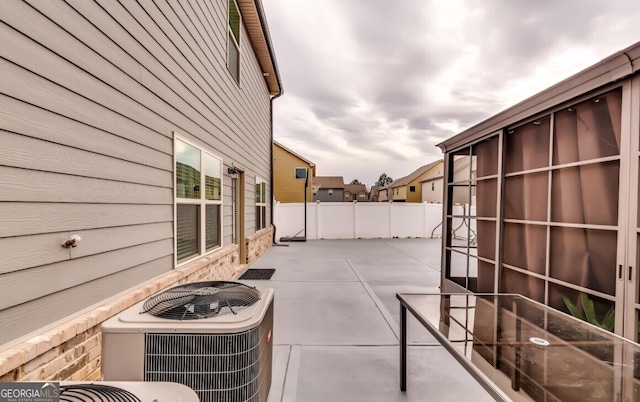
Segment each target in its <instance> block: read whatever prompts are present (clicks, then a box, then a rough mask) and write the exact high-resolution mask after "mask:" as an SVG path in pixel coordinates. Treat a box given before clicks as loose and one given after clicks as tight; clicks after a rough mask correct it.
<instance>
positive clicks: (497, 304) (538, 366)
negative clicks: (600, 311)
mask: <svg viewBox="0 0 640 402" xmlns="http://www.w3.org/2000/svg"><path fill="white" fill-rule="evenodd" d="M397 297H398V299H399V300H400V301H401V302H402V304H403V305H404V306H405V307H406V308H407V309H408V310H409V311H411V313H412V314H413V315H414V316H415V317H416V318H417V319H418V320H419V321H420V322H422V323H423V324H424V325H425V326H427V328H428V329H429V331H430V332H431V333H432V334H433V335H434V336H436V338H438V339H439V340H440V341H441V342H442V344H443V345H444V346H445V347H447V349H449V351H450V352H451V353H453V354H454V355H455V356H456V357H457V358H458V361H460V362H461V363H462V364H463V365H465V366H466V367H467V369H469V370H473V371H474V372H475V374H477V375H475V377H476V378H480V379H486V380H488V382H490V383H491V386H492V387H495V388H496V389H499V390H500V391H501V392H502V393H504V394H506V395H507V396H508V398H510V399H512V400H514V401H545V402H547V401H549V402H551V401H581V402H583V401H640V345H638V344H636V343H634V342H630V341H628V340H626V339H624V338H622V337H619V336H617V335H615V334H613V333H611V332H608V331H606V330H604V329H601V328H598V327H596V326H594V325H591V324H588V323H586V322H584V321H581V320H579V319H577V318H574V317H572V316H570V315H567V314H564V313H562V312H560V311H558V310H555V309H553V308H550V307H548V306H545V305H543V304H540V303H538V302H535V301H533V300H530V299H527V298H525V297H523V296H520V295H507V294H487V295H480V294H475V295H474V294H398V295H397ZM478 376H480V377H478Z"/></svg>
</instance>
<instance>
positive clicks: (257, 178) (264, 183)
mask: <svg viewBox="0 0 640 402" xmlns="http://www.w3.org/2000/svg"><path fill="white" fill-rule="evenodd" d="M255 181H256V185H257V184H258V181H260V182H262V184H263V185H264V187H265V191H264V200H262V202H258V201H256V207H264V214H265V219H264V221H265V227H260V226H261V225H259V224H258V222H262V219H261V218H262V216H258V215H257V214H256V225H255V227H256V232H257V231H258V230H262V229H266V227H267V219H266V214H267V181H266V180H264V179H263V178H261V177H259V176H256V179H255ZM256 199H257V197H256ZM259 227H260V229H258V228H259Z"/></svg>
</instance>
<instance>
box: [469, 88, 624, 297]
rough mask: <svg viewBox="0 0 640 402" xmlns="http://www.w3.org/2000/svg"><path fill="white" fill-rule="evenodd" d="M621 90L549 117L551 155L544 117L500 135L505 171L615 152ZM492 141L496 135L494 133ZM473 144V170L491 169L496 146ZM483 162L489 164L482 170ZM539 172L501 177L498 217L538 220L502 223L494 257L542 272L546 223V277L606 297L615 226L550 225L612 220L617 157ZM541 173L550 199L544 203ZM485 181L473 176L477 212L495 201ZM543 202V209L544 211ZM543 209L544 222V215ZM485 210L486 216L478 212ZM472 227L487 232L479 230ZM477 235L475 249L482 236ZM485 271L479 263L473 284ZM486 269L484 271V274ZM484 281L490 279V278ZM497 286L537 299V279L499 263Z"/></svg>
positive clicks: (611, 283) (611, 285)
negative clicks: (498, 250)
mask: <svg viewBox="0 0 640 402" xmlns="http://www.w3.org/2000/svg"><path fill="white" fill-rule="evenodd" d="M621 113H622V95H621V90H620V89H615V90H613V91H610V92H608V93H606V94H604V95H601V96H599V97H598V98H597V99H589V100H587V101H584V102H581V103H579V104H577V105H575V106H572V107H571V108H567V109H564V110H561V111H558V112H556V113H555V115H554V120H553V121H554V124H553V133H554V136H553V153H552V155H551V161H550V160H549V156H550V155H549V145H550V132H551V118H550V116H545V117H543V118H540V119H539V120H536V121H532V122H529V123H527V124H524V125H522V126H520V127H517V128H515V129H513V130H509V132H508V133H506V134H505V159H504V161H505V162H504V163H505V165H504V166H505V172H506V173H507V174H509V173H518V172H522V171H526V170H530V169H536V168H545V167H548V166H549V165H550V162H551V163H553V165H554V166H557V165H561V164H566V163H574V162H583V161H584V162H586V161H589V160H593V159H597V158H604V157H611V156H616V155H619V153H620V137H621V120H622V115H621ZM496 141H497V139H496ZM481 144H484V145H482V146H480V145H478V146H476V147H474V153H475V155H476V157H477V166H478V171H480V169H481V168H482V170H483V173H484V174H491V173H489V172H492V171H493V169H492V167H493V166H494V165H495V166H497V164H498V162H499V158H500V156H499V155H498V153H497V151H496V150H497V146H496V147H494V146H493V143H491V141H486V142H485V143H481ZM489 167H491V168H489ZM551 172H552V173H551V175H550V174H549V173H548V172H546V171H543V172H535V173H523V174H516V175H511V176H509V177H507V178H506V179H505V188H504V192H503V194H504V201H503V214H504V218H505V219H517V220H527V221H534V222H535V221H538V222H540V225H534V224H524V223H522V224H521V223H505V224H504V226H503V228H504V229H503V239H502V241H503V245H502V257H503V261H504V262H505V263H506V264H509V265H512V266H515V267H518V268H521V269H525V270H529V271H532V272H536V273H539V274H543V275H544V274H545V270H546V258H547V256H546V243H547V233H546V232H547V229H546V227H547V225H549V224H551V225H552V228H551V238H550V239H549V240H550V243H551V255H550V261H549V263H550V275H551V276H552V277H554V278H557V279H560V280H563V281H566V282H569V283H572V284H575V285H579V286H583V287H585V288H589V289H594V290H597V291H600V292H603V293H607V294H611V295H613V294H614V293H615V261H616V244H617V238H616V236H617V235H616V232H615V230H608V229H602V230H600V229H581V228H564V227H555V226H553V223H554V222H557V223H575V224H585V225H607V226H617V225H618V191H619V179H620V177H619V176H620V162H619V160H618V159H614V160H612V161H606V162H598V163H585V164H583V165H580V166H572V167H566V168H560V169H552V171H551ZM478 174H479V175H480V172H478ZM549 179H551V181H552V182H551V202H550V205H549V204H548V191H549V190H548V189H549ZM493 184H494V183H492V182H491V181H490V180H489V181H487V180H479V181H478V182H477V210H478V211H480V213H482V214H486V213H487V212H488V211H490V210H491V208H493V205H495V204H496V196H495V193H496V190H495V188H494V187H493ZM548 208H550V211H548ZM548 212H550V218H551V222H548V221H547V219H548V218H547V216H548V215H547V214H548ZM485 216H486V215H485ZM480 232H488V231H486V230H482V229H480ZM482 234H483V236H478V249H479V250H483V254H484V253H485V252H486V251H485V250H488V248H490V247H492V246H493V245H492V244H485V243H484V242H487V241H488V239H487V237H490V235H489V234H488V233H487V234H486V235H484V234H485V233H482ZM490 272H491V271H490V270H483V269H480V270H479V272H478V282H479V283H483V284H487V285H488V284H489V278H485V277H483V276H484V275H487V274H489V273H490ZM491 274H492V273H491ZM491 279H492V278H491ZM501 281H502V286H501V289H498V291H502V292H516V293H521V294H523V295H527V296H530V297H533V298H534V299H538V300H539V299H540V298H541V297H543V296H542V295H543V294H544V281H543V280H540V279H538V278H534V277H531V276H528V275H526V274H521V273H518V272H515V271H513V270H510V269H507V268H503V272H502V274H501Z"/></svg>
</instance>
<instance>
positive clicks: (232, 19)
mask: <svg viewBox="0 0 640 402" xmlns="http://www.w3.org/2000/svg"><path fill="white" fill-rule="evenodd" d="M228 3H229V32H228V35H227V36H228V43H227V67H228V68H229V72H230V73H231V75H232V76H233V78H234V79H235V80H236V82H237V83H240V31H241V30H242V18H241V16H240V11H239V10H238V5H237V4H236V1H235V0H229V1H228Z"/></svg>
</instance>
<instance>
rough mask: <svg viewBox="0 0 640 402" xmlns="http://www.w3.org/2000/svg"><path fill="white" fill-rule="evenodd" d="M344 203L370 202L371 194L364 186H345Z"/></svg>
mask: <svg viewBox="0 0 640 402" xmlns="http://www.w3.org/2000/svg"><path fill="white" fill-rule="evenodd" d="M344 201H348V202H352V201H358V202H369V193H367V186H365V185H364V184H345V186H344Z"/></svg>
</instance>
